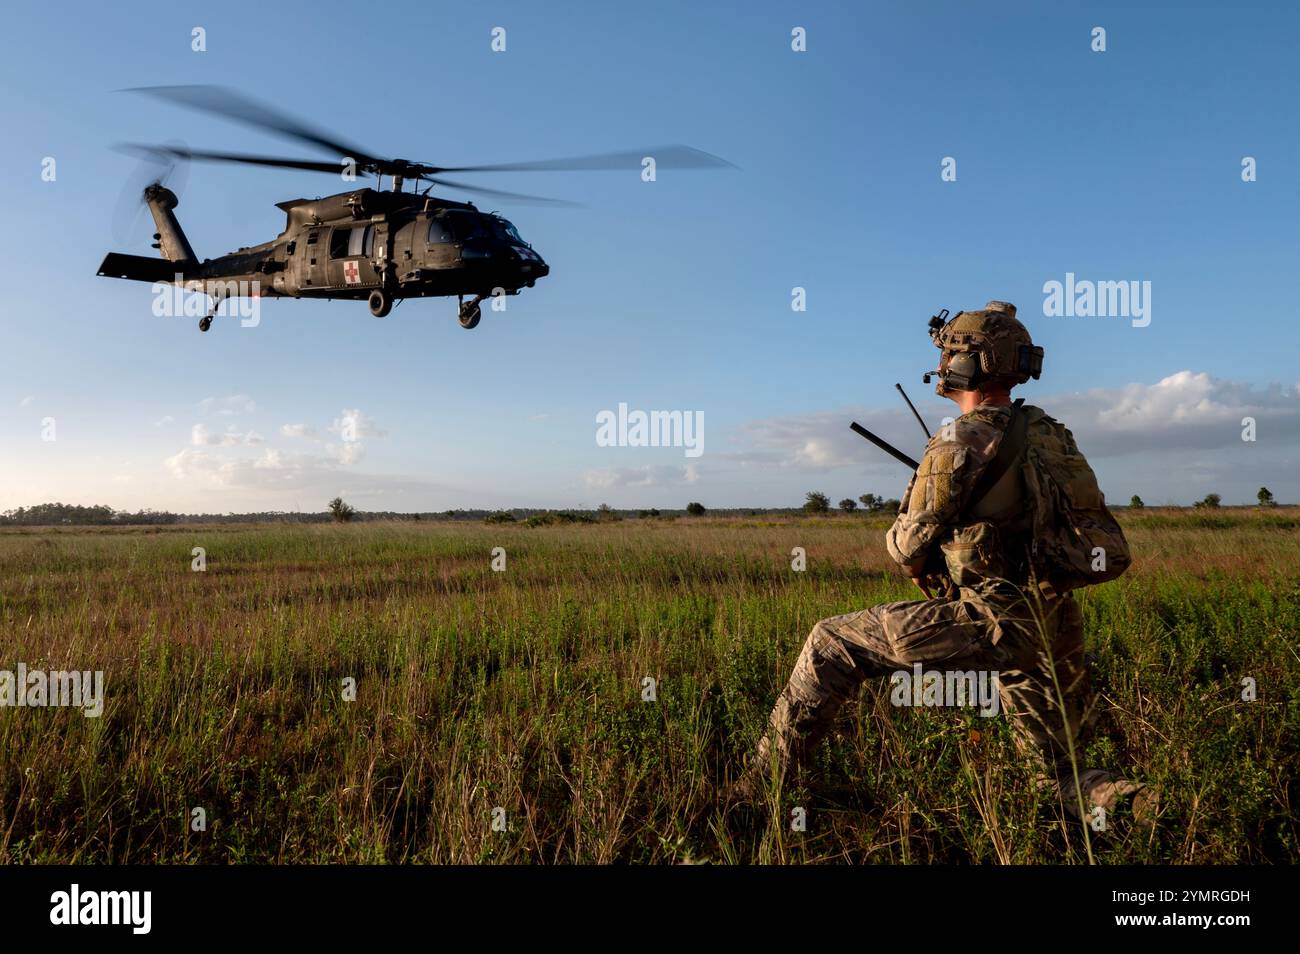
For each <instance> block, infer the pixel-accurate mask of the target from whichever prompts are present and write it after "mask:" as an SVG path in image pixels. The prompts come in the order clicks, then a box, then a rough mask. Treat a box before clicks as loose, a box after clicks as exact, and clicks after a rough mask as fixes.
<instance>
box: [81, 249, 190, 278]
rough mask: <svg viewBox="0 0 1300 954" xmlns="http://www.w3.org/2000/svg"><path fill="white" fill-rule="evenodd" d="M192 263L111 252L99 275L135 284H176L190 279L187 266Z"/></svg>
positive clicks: (105, 259)
mask: <svg viewBox="0 0 1300 954" xmlns="http://www.w3.org/2000/svg"><path fill="white" fill-rule="evenodd" d="M192 264H193V263H192V262H169V261H167V260H166V259H164V258H149V257H148V256H145V255H123V254H121V253H120V252H109V253H108V254H107V255H105V256H104V261H103V264H101V265H100V266H99V275H100V276H102V277H104V278H125V279H126V280H127V281H133V282H149V283H151V284H154V283H157V282H175V281H176V280H177V278H178V276H179V278H181V279H185V278H187V277H189V276H188V275H187V269H186V267H185V266H187V265H192Z"/></svg>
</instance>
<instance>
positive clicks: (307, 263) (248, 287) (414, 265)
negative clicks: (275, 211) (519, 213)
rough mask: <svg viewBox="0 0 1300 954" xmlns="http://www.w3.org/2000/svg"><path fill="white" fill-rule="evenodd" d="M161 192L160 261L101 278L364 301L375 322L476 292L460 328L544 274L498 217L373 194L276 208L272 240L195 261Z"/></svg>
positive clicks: (431, 199) (126, 265) (466, 207)
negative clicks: (481, 305) (416, 304)
mask: <svg viewBox="0 0 1300 954" xmlns="http://www.w3.org/2000/svg"><path fill="white" fill-rule="evenodd" d="M162 191H163V192H164V193H165V194H164V195H161V196H160V197H158V196H156V197H154V198H153V199H151V200H150V201H149V205H150V207H151V209H153V211H154V214H155V221H156V222H157V223H158V227H159V233H160V234H159V236H158V238H159V243H160V247H161V249H162V252H163V256H164V257H163V258H162V259H143V258H138V257H136V256H127V255H117V254H110V255H109V256H108V257H107V258H105V260H104V264H103V265H102V266H101V267H100V272H99V273H100V274H101V275H104V276H107V277H118V278H129V279H137V280H141V281H151V282H170V283H173V284H183V285H186V286H189V287H198V286H199V285H202V286H203V288H204V289H205V290H209V293H210V294H211V293H212V292H211V289H214V288H215V289H217V292H216V294H217V295H218V296H221V295H224V296H225V297H231V296H233V295H250V296H253V297H263V298H330V299H332V298H343V299H356V300H362V299H369V301H370V306H371V311H372V313H374V314H376V315H378V316H381V317H382V315H385V314H387V313H388V310H389V309H390V308H391V306H392V303H393V301H397V300H401V299H404V298H425V297H431V296H444V295H456V296H461V297H463V296H473V297H474V299H475V300H474V302H473V303H472V310H471V311H469V312H467V311H466V309H465V306H464V305H463V304H462V311H461V323H462V325H465V326H466V327H473V326H474V325H475V324H477V323H478V314H479V310H478V302H479V301H480V300H482V299H484V298H489V297H492V296H500V295H517V294H518V293H519V291H520V290H521V289H523V288H529V287H532V285H533V284H534V283H535V282H536V281H537V279H539V278H542V277H544V276H545V275H547V274H548V273H549V272H550V267H549V266H548V265H547V264H546V262H545V261H544V260H543V259H542V257H541V256H540V255H538V254H537V253H536V252H534V251H533V249H532V247H531V246H529V245H528V243H527V242H525V241H524V240H523V239H522V238H521V237H520V235H519V233H518V231H517V230H516V229H515V227H514V226H513V225H512V224H511V223H510V222H509V221H508V220H506V219H504V218H502V217H501V216H499V215H495V214H493V213H486V212H481V211H479V210H478V209H477V208H475V207H474V206H473V205H472V204H471V203H466V202H457V201H454V200H450V199H443V198H439V197H436V196H432V195H419V194H415V193H410V192H380V191H376V190H374V189H358V190H356V191H354V192H344V193H340V194H338V195H331V196H326V197H324V198H320V199H294V200H291V201H288V202H281V203H278V205H277V207H278V208H280V209H283V210H284V212H285V214H286V217H287V218H286V222H285V228H284V231H283V232H282V233H281V234H280V235H279V236H278V237H276V238H275V239H273V240H271V241H270V242H266V243H264V244H262V245H255V246H251V247H248V248H241V249H239V250H237V251H234V252H231V253H229V254H227V255H222V256H219V257H217V258H210V259H204V260H203V261H198V260H197V259H196V258H194V257H192V256H193V253H192V252H191V251H190V249H189V246H188V242H187V241H186V240H185V238H184V235H183V233H182V232H181V231H180V227H179V223H177V222H176V220H175V218H174V216H173V215H172V213H171V210H172V209H174V208H175V204H176V203H175V197H174V196H173V195H172V194H171V193H169V192H166V190H162ZM146 263H148V264H146ZM232 289H233V291H232ZM467 315H468V316H469V317H467ZM471 322H472V323H471ZM209 324H210V322H209ZM204 330H206V327H204Z"/></svg>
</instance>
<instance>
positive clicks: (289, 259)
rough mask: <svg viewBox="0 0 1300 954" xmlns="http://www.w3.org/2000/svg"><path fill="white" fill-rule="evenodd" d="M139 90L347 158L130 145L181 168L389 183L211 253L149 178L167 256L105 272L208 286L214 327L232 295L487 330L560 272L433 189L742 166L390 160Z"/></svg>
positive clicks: (270, 114) (205, 102)
mask: <svg viewBox="0 0 1300 954" xmlns="http://www.w3.org/2000/svg"><path fill="white" fill-rule="evenodd" d="M127 92H132V93H139V94H143V95H147V96H152V97H154V98H157V99H161V100H163V101H165V102H168V103H171V104H173V105H177V106H182V107H185V108H188V109H192V110H197V111H200V112H206V113H209V114H213V115H217V116H220V117H223V118H226V119H230V120H234V121H236V122H240V123H243V124H244V125H248V126H252V127H255V128H259V129H262V130H265V131H269V132H272V133H275V134H277V135H280V136H283V137H285V138H289V139H294V140H297V141H299V142H301V143H305V144H308V145H311V146H314V147H316V148H317V149H319V150H322V151H324V152H326V153H330V154H333V156H334V158H333V159H332V160H325V159H321V160H315V159H297V158H285V157H279V156H263V155H250V154H245V153H230V152H210V151H201V150H193V149H189V148H188V147H185V146H181V145H173V144H168V145H148V146H146V145H124V146H119V147H118V148H119V149H120V150H121V151H124V152H129V153H134V154H137V155H140V156H142V157H144V158H145V159H147V160H151V161H153V162H157V163H161V164H163V165H164V166H166V167H167V169H168V171H170V170H171V169H174V167H175V165H176V164H178V163H187V162H189V161H202V162H230V163H242V164H245V165H254V166H269V167H273V168H278V169H301V170H306V171H310V172H324V173H332V174H334V175H340V176H342V177H343V179H344V180H345V181H348V182H354V181H356V178H357V176H358V175H373V176H375V177H376V178H377V183H376V185H377V187H376V188H369V187H363V188H354V189H352V190H351V191H347V192H341V193H338V194H336V195H329V196H324V197H322V198H316V199H301V198H300V199H291V200H288V201H285V202H280V203H277V204H276V207H277V208H279V209H281V210H282V211H283V212H284V213H285V217H286V220H285V227H284V231H283V232H281V233H280V234H279V235H278V236H276V237H275V238H274V239H272V240H271V241H269V242H263V243H262V244H260V245H253V246H248V247H245V248H240V249H238V250H237V251H234V252H230V253H228V254H226V255H221V256H218V257H217V258H208V259H203V260H202V261H200V260H199V258H198V256H197V255H196V254H195V253H194V249H193V247H192V246H191V245H190V243H189V240H188V238H186V235H185V232H184V231H183V230H182V229H181V225H180V222H179V220H178V219H177V218H176V211H175V210H176V208H177V205H178V204H179V199H178V197H177V195H176V193H175V192H173V191H172V190H171V189H169V188H168V187H167V185H166V184H165V182H166V181H167V174H166V173H164V174H162V175H159V176H158V177H156V178H154V179H153V181H151V182H149V184H148V185H146V186H145V187H144V190H143V193H142V194H141V196H140V199H141V200H142V201H143V203H144V205H145V206H146V207H147V208H148V210H149V213H150V215H151V216H152V218H153V221H154V225H155V227H156V229H157V231H155V232H154V234H153V248H155V249H158V250H159V253H160V255H161V258H153V257H149V256H142V255H129V254H124V253H119V252H110V253H108V255H107V256H105V258H104V261H103V263H102V264H101V265H100V266H99V272H98V274H99V275H100V276H102V277H106V278H121V279H127V280H129V281H142V282H150V283H153V284H159V283H162V284H173V285H180V286H182V287H185V288H187V289H192V290H201V291H204V292H205V293H206V294H207V295H208V296H209V298H210V299H211V301H212V304H211V307H210V308H209V310H208V313H207V314H206V315H204V316H203V317H202V318H201V319H199V330H200V331H207V330H208V329H209V328H211V327H212V319H213V317H215V315H216V314H217V311H218V310H219V308H220V307H221V304H222V302H223V301H225V300H226V299H228V298H231V297H262V298H318V299H335V298H339V299H347V300H354V301H360V300H362V299H364V300H366V301H367V303H368V304H369V307H370V313H371V314H372V315H374V316H375V317H376V318H383V317H385V316H387V315H388V314H389V312H391V311H392V308H393V305H394V303H395V302H399V301H402V300H404V299H407V298H428V297H444V296H448V297H449V296H453V295H454V296H456V298H457V300H458V302H459V308H458V318H459V320H460V325H461V327H462V328H475V327H477V326H478V323H479V320H480V318H481V317H482V307H481V303H482V302H483V300H484V299H485V298H488V297H492V296H501V295H518V294H519V293H520V291H521V290H522V289H524V288H532V287H533V285H534V284H535V283H536V282H537V280H538V279H541V278H544V277H546V276H547V275H548V274H549V273H550V266H549V265H548V264H547V263H546V261H545V260H544V259H543V258H542V257H541V255H539V254H538V253H537V252H536V251H535V250H534V249H533V247H532V246H531V245H530V244H528V243H527V242H525V241H524V239H523V237H522V236H521V235H520V234H519V231H518V229H516V228H515V226H514V224H513V223H512V222H510V221H509V220H508V219H506V218H505V217H503V216H501V215H500V214H498V213H496V212H485V211H481V210H480V209H478V208H477V207H476V206H475V205H474V204H473V203H472V202H466V201H457V200H454V199H448V198H443V197H439V196H436V195H433V194H432V190H433V188H434V187H435V186H440V187H445V188H450V189H454V190H456V191H461V192H469V193H479V194H482V195H487V196H491V197H493V198H500V199H504V200H507V201H517V202H521V203H523V202H526V203H540V204H548V205H562V206H573V205H575V203H572V202H568V201H565V200H558V199H548V198H544V197H541V196H533V195H525V194H522V193H517V192H505V191H501V190H498V189H489V188H485V187H482V186H477V185H469V184H466V183H463V182H453V181H450V180H448V179H446V178H444V177H443V174H444V173H479V172H543V171H575V170H599V169H612V170H617V169H624V170H628V169H638V168H641V167H642V164H643V162H645V161H646V158H647V157H652V158H653V160H654V165H655V167H656V169H660V168H674V169H708V168H715V169H716V168H728V167H729V168H735V167H734V166H733V165H732V164H731V163H729V162H727V161H726V160H725V159H720V158H718V157H717V156H714V155H711V154H709V153H707V152H702V151H700V150H698V149H693V148H691V147H689V146H680V145H675V146H660V147H657V148H649V149H642V150H633V151H624V152H612V153H604V154H599V155H589V156H577V157H572V158H567V159H545V160H540V161H533V162H515V163H497V164H491V165H471V166H437V165H431V164H427V163H422V162H413V161H410V160H407V159H385V158H381V157H379V156H376V155H374V154H373V153H371V152H369V151H368V150H363V149H360V148H359V147H357V146H354V145H352V144H349V143H347V142H345V141H343V140H341V139H339V138H338V137H335V136H333V135H331V134H329V133H325V132H321V131H319V130H317V129H315V128H313V127H311V126H309V125H307V124H305V123H302V122H300V121H298V120H296V119H294V118H292V117H291V116H289V115H288V114H286V113H284V112H281V111H279V110H277V109H275V108H273V107H271V106H268V105H266V104H263V103H260V102H257V101H256V100H253V99H251V98H249V97H247V96H245V95H243V94H241V93H237V92H235V91H234V90H230V89H226V88H224V87H219V86H149V87H139V88H136V89H132V90H127ZM385 177H387V178H388V179H389V188H388V189H387V190H385V189H384V188H383V182H384V178H385ZM408 186H409V189H408ZM467 298H468V299H469V300H468V301H467V300H466V299H467Z"/></svg>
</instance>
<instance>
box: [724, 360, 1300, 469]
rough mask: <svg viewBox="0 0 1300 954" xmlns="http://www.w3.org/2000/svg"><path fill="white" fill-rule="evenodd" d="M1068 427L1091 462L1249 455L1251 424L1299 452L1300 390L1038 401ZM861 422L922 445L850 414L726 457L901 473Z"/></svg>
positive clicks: (1091, 394) (1197, 388) (1199, 387)
mask: <svg viewBox="0 0 1300 954" xmlns="http://www.w3.org/2000/svg"><path fill="white" fill-rule="evenodd" d="M1029 403H1032V404H1036V405H1038V406H1039V407H1042V408H1043V409H1044V410H1045V411H1047V413H1048V414H1051V415H1052V416H1053V417H1054V418H1056V419H1057V420H1059V421H1060V422H1061V423H1063V424H1064V425H1065V426H1066V427H1068V428H1069V429H1070V430H1071V432H1072V433H1073V434H1074V436H1075V439H1076V441H1077V442H1078V444H1079V447H1080V449H1081V450H1082V451H1083V452H1084V453H1085V454H1087V455H1088V456H1089V457H1093V458H1104V457H1116V456H1122V455H1125V454H1131V453H1136V452H1142V453H1149V452H1153V451H1166V450H1175V449H1201V450H1210V449H1214V448H1228V447H1236V448H1240V447H1241V446H1242V440H1241V434H1242V423H1241V422H1242V419H1243V418H1245V417H1253V418H1254V419H1255V421H1256V428H1257V438H1258V442H1259V444H1260V445H1261V446H1269V447H1273V448H1279V447H1284V446H1287V445H1290V446H1292V447H1294V446H1296V445H1297V444H1298V443H1300V385H1287V386H1282V385H1269V386H1267V387H1252V386H1251V385H1248V384H1242V383H1238V382H1233V381H1224V380H1220V379H1217V378H1213V377H1211V376H1210V375H1208V374H1206V373H1204V372H1200V373H1197V372H1192V371H1179V372H1178V373H1176V374H1171V375H1169V376H1168V377H1165V378H1162V379H1161V380H1159V381H1157V382H1156V383H1154V384H1140V383H1139V384H1127V385H1124V386H1123V387H1119V388H1098V389H1095V390H1092V391H1088V392H1085V393H1082V394H1065V395H1056V396H1046V397H1043V398H1037V397H1035V398H1033V399H1031V400H1030V402H1029ZM922 413H923V416H926V419H927V423H929V425H930V427H931V428H934V427H937V426H938V424H939V422H940V419H941V415H942V414H953V415H955V414H956V413H957V411H956V408H955V407H953V406H952V405H950V404H947V402H944V404H943V406H942V407H939V406H925V407H923V408H922ZM855 419H856V420H858V421H860V422H861V423H862V424H864V425H865V426H866V427H867V428H868V429H869V430H872V431H874V432H875V433H876V434H878V435H879V436H880V437H882V438H884V439H885V440H887V441H889V442H890V443H892V444H894V446H896V447H898V448H899V449H900V450H902V451H904V452H905V453H908V454H911V455H912V456H913V457H916V456H919V454H920V450H921V446H922V438H921V435H920V433H919V429H918V428H916V427H914V426H913V424H914V422H912V421H911V419H910V416H909V415H908V413H907V411H906V409H904V408H902V407H901V406H900V407H899V408H898V409H895V410H873V411H868V410H865V409H862V408H847V409H843V410H839V411H818V412H813V413H808V414H800V415H791V416H787V417H777V418H768V419H765V420H760V421H753V422H750V423H748V424H745V425H743V426H742V427H741V428H740V431H739V443H740V445H741V449H740V450H739V451H738V452H736V453H731V454H728V455H726V457H728V458H729V459H731V460H736V461H738V462H740V463H741V464H743V465H746V466H757V467H763V468H771V469H777V470H790V471H796V472H805V473H822V472H826V471H832V470H836V469H839V468H842V467H850V466H863V465H876V464H879V463H880V462H881V461H883V462H884V464H883V465H882V466H885V467H888V468H895V467H896V465H895V464H894V463H893V462H892V461H890V460H889V459H888V458H887V457H885V456H884V455H883V454H881V453H880V452H879V451H877V450H876V449H875V448H873V447H871V446H869V445H868V444H867V443H866V442H865V441H863V440H862V439H861V438H860V437H858V436H857V435H855V434H854V433H853V432H852V431H850V430H849V429H848V425H849V421H850V420H855Z"/></svg>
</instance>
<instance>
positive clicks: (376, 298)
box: [369, 288, 393, 318]
mask: <svg viewBox="0 0 1300 954" xmlns="http://www.w3.org/2000/svg"><path fill="white" fill-rule="evenodd" d="M369 304H370V313H371V314H372V315H374V316H375V317H376V318H383V317H385V316H386V315H387V314H388V313H389V312H390V311H392V310H393V296H392V295H390V294H389V293H388V292H386V291H384V290H383V289H382V288H376V289H375V290H374V291H372V292H371V293H370V302H369Z"/></svg>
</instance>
